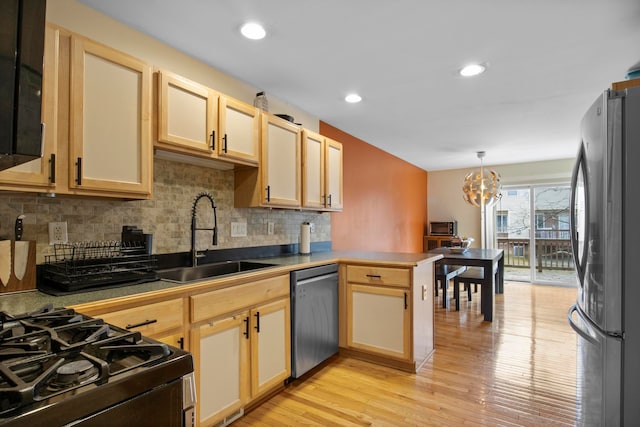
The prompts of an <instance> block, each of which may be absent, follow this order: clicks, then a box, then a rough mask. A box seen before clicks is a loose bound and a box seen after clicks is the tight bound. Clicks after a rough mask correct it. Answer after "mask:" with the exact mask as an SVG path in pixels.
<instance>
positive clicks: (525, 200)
mask: <svg viewBox="0 0 640 427" xmlns="http://www.w3.org/2000/svg"><path fill="white" fill-rule="evenodd" d="M495 212H496V223H495V224H496V226H495V233H496V247H497V248H498V249H502V250H503V251H504V267H505V268H504V278H505V280H515V281H523V282H530V281H531V262H530V260H529V258H530V256H529V254H530V249H531V189H530V188H529V187H510V188H504V189H503V190H502V197H501V198H500V200H499V201H498V203H497V204H496V209H495Z"/></svg>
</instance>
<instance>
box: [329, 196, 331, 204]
mask: <svg viewBox="0 0 640 427" xmlns="http://www.w3.org/2000/svg"><path fill="white" fill-rule="evenodd" d="M329 207H331V194H329Z"/></svg>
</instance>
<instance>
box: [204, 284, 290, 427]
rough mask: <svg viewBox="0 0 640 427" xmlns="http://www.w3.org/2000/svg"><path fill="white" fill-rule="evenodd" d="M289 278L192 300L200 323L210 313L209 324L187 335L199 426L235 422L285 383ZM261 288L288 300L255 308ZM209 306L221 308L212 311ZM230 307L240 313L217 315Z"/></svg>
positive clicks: (250, 285) (287, 372)
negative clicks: (202, 317) (200, 318)
mask: <svg viewBox="0 0 640 427" xmlns="http://www.w3.org/2000/svg"><path fill="white" fill-rule="evenodd" d="M288 277H289V276H288V275H287V276H281V277H278V278H273V279H267V280H266V281H265V280H263V281H260V282H256V283H249V284H246V285H239V286H237V287H233V288H227V289H222V290H219V291H212V292H208V293H207V294H203V295H196V296H193V297H191V298H192V304H193V309H194V313H196V312H197V313H198V314H197V316H198V317H200V316H205V315H206V314H205V312H204V309H205V304H206V307H209V308H211V309H212V311H211V315H212V318H211V320H206V321H204V323H201V324H199V326H195V327H193V328H192V329H191V352H192V353H193V357H194V366H195V371H196V387H197V393H198V404H197V414H198V415H197V417H198V418H197V419H198V421H199V425H200V426H211V425H216V424H218V423H220V422H222V421H225V420H227V421H229V420H233V419H234V418H235V417H238V416H240V415H241V414H242V409H243V408H245V407H246V406H247V405H248V404H250V403H251V402H254V401H256V400H258V399H260V398H261V397H264V396H265V395H267V394H268V393H269V392H271V391H273V390H275V389H277V388H279V387H283V386H284V381H285V380H286V379H287V378H289V376H290V374H291V351H290V350H291V344H290V343H291V327H290V299H289V278H288ZM265 286H267V287H271V288H272V289H273V290H274V291H275V293H280V294H282V293H285V294H286V295H285V296H283V297H280V298H278V299H275V300H272V301H270V302H266V303H256V302H255V298H256V297H255V293H252V290H253V291H256V290H258V289H260V290H259V291H258V292H261V291H262V290H264V287H265ZM267 293H268V294H272V293H271V292H267ZM208 301H216V302H220V303H221V305H220V306H217V307H216V306H215V305H214V304H209V303H208ZM225 301H226V302H225ZM243 301H244V302H243ZM233 305H236V306H239V307H241V308H238V309H237V310H234V311H233V312H228V313H223V314H220V313H219V310H220V309H221V308H222V307H224V306H226V307H230V306H233ZM200 306H202V307H200Z"/></svg>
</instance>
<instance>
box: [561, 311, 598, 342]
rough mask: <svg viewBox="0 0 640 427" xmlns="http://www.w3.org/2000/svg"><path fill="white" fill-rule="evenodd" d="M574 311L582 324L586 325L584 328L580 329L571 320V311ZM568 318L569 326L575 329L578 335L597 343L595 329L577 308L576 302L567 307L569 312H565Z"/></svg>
mask: <svg viewBox="0 0 640 427" xmlns="http://www.w3.org/2000/svg"><path fill="white" fill-rule="evenodd" d="M574 312H575V313H576V314H577V315H578V317H579V318H580V320H582V324H583V325H585V326H586V330H585V329H582V328H581V327H580V326H578V325H577V324H576V323H575V322H574V321H573V313H574ZM567 317H568V318H569V326H571V328H572V329H573V330H574V331H576V333H577V334H578V335H580V336H581V337H582V338H584V339H585V340H587V341H589V342H590V343H592V344H598V335H597V334H596V331H595V330H593V328H592V327H591V326H590V325H589V321H588V320H587V319H586V318H585V317H584V315H583V314H582V313H581V312H580V310H578V304H574V305H572V306H571V308H570V309H569V313H568V314H567Z"/></svg>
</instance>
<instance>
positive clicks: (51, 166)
mask: <svg viewBox="0 0 640 427" xmlns="http://www.w3.org/2000/svg"><path fill="white" fill-rule="evenodd" d="M49 171H50V174H49V182H50V183H51V184H55V183H56V155H55V153H51V157H50V158H49Z"/></svg>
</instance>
